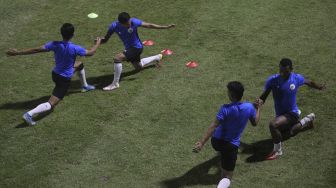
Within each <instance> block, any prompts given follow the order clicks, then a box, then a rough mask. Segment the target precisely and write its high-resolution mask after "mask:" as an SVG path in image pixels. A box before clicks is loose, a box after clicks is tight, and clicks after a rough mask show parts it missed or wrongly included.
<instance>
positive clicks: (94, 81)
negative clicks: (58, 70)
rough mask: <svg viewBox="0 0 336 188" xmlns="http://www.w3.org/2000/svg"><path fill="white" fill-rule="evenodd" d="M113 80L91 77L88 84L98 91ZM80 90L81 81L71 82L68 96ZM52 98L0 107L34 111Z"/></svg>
mask: <svg viewBox="0 0 336 188" xmlns="http://www.w3.org/2000/svg"><path fill="white" fill-rule="evenodd" d="M153 67H155V66H148V67H146V68H144V69H149V68H153ZM140 71H141V70H131V71H128V72H124V73H122V74H121V78H125V77H128V76H131V75H134V74H137V73H139V72H140ZM112 80H113V74H112V75H103V76H98V77H90V78H87V81H88V83H90V84H93V85H95V86H96V87H97V89H101V88H103V87H105V86H107V85H108V84H110V83H111V82H112ZM132 80H135V78H132V79H127V80H124V81H132ZM79 88H80V82H79V80H76V81H72V82H71V86H70V88H69V91H68V92H67V94H66V96H68V95H72V94H76V93H80V92H81V91H80V90H79ZM49 98H50V95H47V96H43V97H40V98H37V99H32V100H28V101H19V102H9V103H5V104H2V105H1V106H0V109H32V108H35V107H36V106H37V105H39V104H41V103H44V102H47V101H48V100H49Z"/></svg>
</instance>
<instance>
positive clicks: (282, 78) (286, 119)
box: [256, 58, 325, 160]
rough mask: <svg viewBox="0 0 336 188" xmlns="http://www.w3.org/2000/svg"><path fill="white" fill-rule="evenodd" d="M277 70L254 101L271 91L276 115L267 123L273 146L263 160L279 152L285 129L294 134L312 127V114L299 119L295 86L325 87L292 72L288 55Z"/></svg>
mask: <svg viewBox="0 0 336 188" xmlns="http://www.w3.org/2000/svg"><path fill="white" fill-rule="evenodd" d="M279 69H280V70H279V72H280V74H275V75H272V76H270V77H269V78H268V80H267V81H266V84H265V89H264V92H263V93H262V95H261V96H260V97H259V99H257V101H256V104H258V105H262V104H263V103H264V102H265V100H266V98H267V96H268V95H269V93H270V92H271V91H272V93H273V100H274V107H275V113H276V117H275V118H274V119H273V120H272V121H271V122H270V124H269V129H270V132H271V135H272V139H273V143H274V148H273V151H272V152H271V153H270V154H269V155H268V156H267V158H266V159H267V160H273V159H277V158H278V156H280V155H282V147H281V141H282V134H281V132H283V131H287V130H289V131H290V134H291V135H295V134H297V133H298V132H300V131H301V130H304V129H306V128H311V127H312V126H313V120H314V119H315V114H314V113H311V114H309V115H307V116H306V117H304V118H303V119H302V120H299V115H300V112H299V109H298V107H297V104H296V93H297V91H298V89H299V87H300V86H302V85H307V86H309V87H312V88H315V89H318V90H323V89H324V88H325V87H324V86H323V85H319V84H316V83H315V82H313V81H311V80H308V79H305V78H304V77H303V76H302V75H301V74H297V73H294V72H293V65H292V61H291V60H290V59H288V58H284V59H282V60H281V61H280V64H279Z"/></svg>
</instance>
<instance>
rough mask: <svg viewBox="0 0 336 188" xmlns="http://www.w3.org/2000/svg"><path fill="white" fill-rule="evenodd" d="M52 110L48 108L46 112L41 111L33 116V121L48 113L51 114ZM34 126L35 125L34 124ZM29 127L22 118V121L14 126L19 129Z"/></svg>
mask: <svg viewBox="0 0 336 188" xmlns="http://www.w3.org/2000/svg"><path fill="white" fill-rule="evenodd" d="M53 111H54V110H50V111H48V112H45V113H41V114H39V115H38V116H37V117H35V118H34V121H39V120H41V119H43V118H45V117H47V116H48V115H49V114H51V113H52V112H53ZM35 126H36V125H35ZM28 127H31V126H30V125H28V124H27V123H26V122H25V121H24V120H23V119H22V123H20V124H18V125H17V126H15V128H17V129H21V128H28Z"/></svg>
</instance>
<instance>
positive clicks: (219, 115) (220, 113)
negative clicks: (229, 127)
mask: <svg viewBox="0 0 336 188" xmlns="http://www.w3.org/2000/svg"><path fill="white" fill-rule="evenodd" d="M226 117H227V110H226V108H225V107H224V106H222V107H221V109H220V110H219V111H218V113H217V120H218V121H223V120H225V118H226Z"/></svg>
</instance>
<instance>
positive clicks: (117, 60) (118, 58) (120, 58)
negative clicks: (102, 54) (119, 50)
mask: <svg viewBox="0 0 336 188" xmlns="http://www.w3.org/2000/svg"><path fill="white" fill-rule="evenodd" d="M113 60H114V63H121V62H122V61H123V60H124V55H123V54H117V55H115V56H114V59H113Z"/></svg>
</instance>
